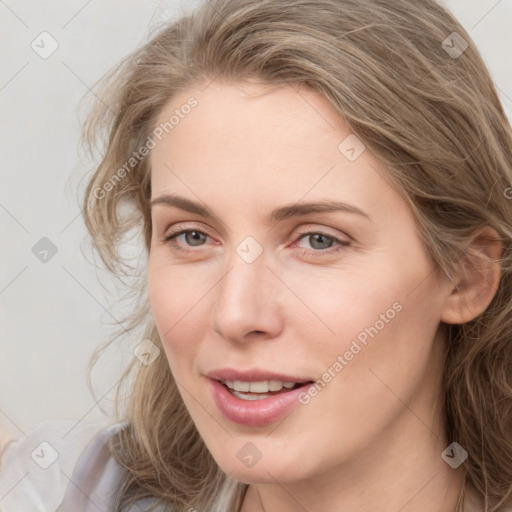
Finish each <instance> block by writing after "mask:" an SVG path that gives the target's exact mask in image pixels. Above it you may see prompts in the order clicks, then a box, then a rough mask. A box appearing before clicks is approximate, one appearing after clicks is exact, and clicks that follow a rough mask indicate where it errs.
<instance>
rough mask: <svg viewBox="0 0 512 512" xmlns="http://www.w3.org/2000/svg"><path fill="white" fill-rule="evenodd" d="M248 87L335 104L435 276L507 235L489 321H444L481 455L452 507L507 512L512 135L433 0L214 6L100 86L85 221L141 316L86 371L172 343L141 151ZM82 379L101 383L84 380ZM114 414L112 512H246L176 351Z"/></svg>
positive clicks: (459, 404)
mask: <svg viewBox="0 0 512 512" xmlns="http://www.w3.org/2000/svg"><path fill="white" fill-rule="evenodd" d="M454 33H455V34H454ZM254 78H256V79H258V80H259V81H261V82H262V83H266V84H276V85H281V84H290V85H296V84H307V85H308V86H310V87H312V88H313V89H314V90H316V91H318V92H319V93H321V94H322V95H323V96H324V97H325V98H326V99H327V100H328V101H329V102H330V104H331V105H332V106H333V107H334V108H335V109H336V111H337V112H338V113H339V115H340V117H341V118H342V119H343V120H344V121H345V122H347V123H348V124H349V126H350V127H351V130H352V131H353V132H354V133H355V134H356V135H357V136H358V137H359V138H360V139H361V140H363V142H364V143H365V144H366V146H367V148H369V149H370V150H371V151H372V153H373V155H374V156H375V157H376V158H377V159H378V160H379V161H380V162H381V163H382V165H383V166H384V168H385V169H386V172H387V173H388V174H389V178H390V180H391V182H392V183H394V184H395V185H396V187H397V189H398V190H399V191H400V193H401V194H402V196H403V197H404V199H405V200H406V201H407V202H408V204H409V205H410V206H411V208H412V210H413V212H414V215H415V217H416V220H417V222H418V225H419V226H420V229H421V235H422V237H423V240H424V244H425V247H426V248H427V250H428V254H429V257H430V258H431V260H432V263H433V265H434V266H435V268H436V269H437V270H439V271H440V272H445V273H446V274H448V275H451V273H453V272H455V271H457V270H460V269H461V268H463V265H464V262H465V261H466V259H465V258H466V257H467V256H468V240H469V237H470V235H471V234H472V233H473V232H474V231H475V230H477V229H478V228H480V227H483V226H491V227H492V228H494V229H495V230H496V231H497V232H498V234H499V236H500V240H501V242H502V246H503V254H502V257H501V258H500V267H501V274H500V282H499V287H498V290H497V292H496V294H495V296H494V297H493V300H492V302H491V304H490V305H489V307H488V308H487V309H486V310H485V311H484V312H483V313H482V314H480V315H479V316H478V317H477V318H475V319H474V320H472V321H470V322H467V323H465V324H462V325H451V326H448V328H447V332H448V336H447V340H446V343H447V356H446V363H445V369H444V390H443V391H444V393H445V411H446V419H445V429H446V435H447V438H448V439H449V440H457V442H458V443H459V444H460V445H462V446H463V447H464V448H465V450H466V451H467V452H468V453H469V458H468V459H467V460H466V461H465V463H464V466H465V479H464V484H463V488H462V493H461V498H460V499H459V504H458V506H457V510H458V511H462V510H463V499H462V498H463V497H464V495H465V493H466V491H467V489H468V486H472V487H473V488H474V489H475V490H476V491H477V492H478V494H479V497H480V498H481V499H482V501H483V503H484V506H485V512H498V511H504V510H507V507H510V506H511V505H512V388H511V386H512V249H511V241H512V227H511V219H512V170H511V169H512V136H511V127H510V123H509V121H508V119H507V117H506V115H505V113H504V111H503V108H502V105H501V104H500V101H499V98H498V96H497V93H496V89H495V86H494V84H493V82H492V79H491V78H490V75H489V72H488V70H487V68H486V66H485V64H484V62H483V60H482V58H481V56H480V54H479V52H478V50H477V48H476V47H475V45H474V43H473V42H472V40H471V38H470V36H469V35H468V34H467V32H466V31H465V30H464V28H463V27H462V26H461V25H460V23H459V22H458V21H457V20H456V19H455V18H454V17H453V16H452V15H451V14H450V13H449V12H448V11H447V10H445V8H443V7H442V6H440V5H439V4H437V3H436V2H435V1H434V0H417V1H414V2H411V1H409V0H363V1H362V0H262V1H255V0H208V2H205V3H203V4H201V5H200V6H199V7H198V8H197V9H196V10H195V11H192V12H189V13H187V14H184V15H183V16H181V17H180V18H179V19H176V20H172V21H169V22H166V23H165V25H163V26H159V27H158V29H157V30H156V32H155V33H154V34H152V36H151V37H150V38H148V42H146V43H145V44H144V45H142V46H141V47H140V48H139V49H137V50H136V51H134V52H132V53H131V54H130V55H128V56H127V57H126V58H125V59H123V61H121V62H120V63H119V64H118V65H117V66H116V67H115V68H114V69H112V70H111V71H110V72H109V73H108V74H107V75H106V76H105V77H103V78H102V80H101V81H100V82H99V84H97V85H98V86H99V88H96V89H95V97H96V99H94V105H93V106H92V110H91V111H90V114H89V116H88V118H87V121H86V122H85V125H84V135H83V136H84V141H85V142H86V147H87V148H88V149H89V150H90V151H92V152H93V153H94V154H96V155H97V154H99V155H101V159H100V160H101V161H99V160H98V162H99V163H97V164H96V165H95V166H94V169H93V170H92V171H91V173H90V175H88V176H87V177H86V178H87V187H86V192H85V196H84V197H83V215H84V220H85V224H86V226H87V229H88V231H89V233H90V235H91V237H92V241H93V244H94V246H95V248H96V249H97V252H98V253H99V255H100V257H101V259H102V261H103V263H104V264H105V266H106V267H107V269H108V270H109V271H110V272H111V273H112V274H113V275H114V276H115V277H116V278H118V279H119V281H120V282H121V283H122V284H123V286H126V288H125V289H126V290H127V291H126V294H127V295H126V296H127V297H128V296H130V300H132V302H131V304H135V306H133V307H132V309H131V310H129V312H128V314H126V315H125V317H124V318H123V321H122V322H121V323H120V329H118V330H117V331H116V332H115V333H114V334H113V335H112V336H111V338H109V339H108V340H107V342H106V343H105V344H104V345H102V346H101V347H100V348H98V349H97V350H96V351H95V353H94V354H93V357H92V358H91V361H90V368H92V366H94V364H95V363H96V362H97V360H98V358H99V356H100V355H101V352H102V351H103V350H104V349H105V348H106V347H107V346H109V345H110V344H111V343H113V342H114V341H116V340H117V341H118V342H120V343H128V341H125V338H126V335H127V334H128V335H130V336H132V339H134V338H136V339H138V340H139V342H140V341H141V340H142V339H149V340H151V342H152V343H154V344H155V345H156V346H157V347H159V348H160V349H162V343H161V340H160V338H159V335H158V332H157V329H156V326H155V324H154V321H153V319H152V318H151V313H150V308H149V301H148V297H147V290H146V286H145V276H144V268H143V267H144V264H145V263H146V261H145V258H144V256H146V257H147V255H148V254H149V251H150V241H151V237H152V233H151V229H152V227H151V214H150V207H149V200H150V194H151V181H150V167H149V160H148V157H147V155H146V154H145V153H147V152H145V151H143V150H142V149H141V148H143V147H144V146H146V147H148V146H150V141H152V140H153V141H154V138H155V136H157V134H158V133H159V132H158V129H159V127H158V126H156V120H157V118H158V116H159V114H160V113H161V111H162V109H163V107H164V106H165V105H166V104H167V102H168V101H169V100H170V98H172V97H173V96H174V95H175V94H177V93H178V92H186V91H190V89H191V88H192V87H196V86H201V87H205V86H206V85H207V84H208V83H209V82H211V81H212V80H214V79H216V80H222V81H225V82H226V83H237V82H242V81H245V80H248V79H254ZM192 103H193V101H192V102H191V104H192ZM190 108H192V107H190ZM199 108H200V106H199ZM189 110H190V109H189ZM183 111H184V112H186V110H185V108H184V109H183ZM192 115H193V114H192ZM161 128H162V127H160V129H161ZM164 128H165V129H166V130H168V129H171V128H172V126H170V125H169V126H167V127H164ZM122 169H124V171H123V170H122ZM137 244H139V245H137ZM127 245H128V246H130V247H132V248H133V247H136V246H137V247H140V249H141V250H140V254H139V255H138V257H135V260H136V261H137V262H138V264H139V265H138V267H137V265H135V266H134V265H131V264H130V263H129V258H128V257H127V256H126V255H124V254H123V253H122V248H123V247H126V246H127ZM141 262H142V265H141ZM134 332H137V335H136V336H135V337H134V334H133V333H134ZM88 379H89V381H88V382H89V385H90V386H91V380H90V371H89V374H88ZM91 390H92V386H91ZM92 392H93V394H94V391H92ZM115 404H116V414H118V416H119V417H120V418H121V419H123V420H125V421H126V427H125V428H123V429H121V430H120V431H119V432H118V433H117V434H116V435H115V436H113V437H112V439H111V444H110V449H111V450H112V453H113V455H114V457H115V458H116V460H117V462H118V463H119V464H120V465H121V466H122V467H123V468H124V469H125V474H124V477H123V481H122V485H121V487H120V489H119V491H118V497H117V503H116V508H115V511H116V512H119V511H121V510H122V509H123V508H124V507H125V506H127V505H129V504H130V503H133V502H135V501H137V500H142V499H144V498H154V499H156V500H157V501H158V502H159V503H161V504H164V505H165V506H166V507H167V508H166V510H172V511H187V512H188V511H189V510H193V509H196V510H198V511H200V512H202V511H208V512H211V511H215V512H225V511H233V512H236V511H239V510H240V507H241V503H242V502H243V498H244V496H245V492H246V490H247V485H246V484H243V483H241V482H237V481H236V480H234V479H233V478H231V477H229V476H228V475H226V474H224V473H223V471H222V470H221V469H220V468H219V467H218V465H217V464H216V462H215V460H214V459H213V457H212V455H211V454H210V452H209V451H208V449H207V447H206V445H205V444H204V442H203V440H202V439H201V437H200V435H199V433H198V431H197V429H196V427H195V425H194V423H193V421H192V419H191V417H190V415H189V413H188V411H187V409H186V407H185V405H184V403H183V401H182V399H181V397H180V394H179V391H178V388H177V386H176V383H175V381H174V379H173V376H172V374H171V372H170V369H169V365H168V362H167V360H166V358H165V357H163V356H161V357H157V358H156V360H155V361H154V362H153V363H152V364H150V365H146V364H141V362H140V361H139V359H138V358H136V357H133V358H132V360H131V362H130V363H129V364H128V366H127V367H126V369H125V371H124V372H123V373H122V375H121V376H120V379H119V381H118V383H117V387H116V392H115Z"/></svg>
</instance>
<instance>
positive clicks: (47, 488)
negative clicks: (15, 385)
mask: <svg viewBox="0 0 512 512" xmlns="http://www.w3.org/2000/svg"><path fill="white" fill-rule="evenodd" d="M123 425H124V424H123V423H115V424H106V423H104V422H103V423H101V422H77V421H74V420H62V419H56V420H49V421H45V422H42V423H40V424H38V425H37V426H36V427H34V428H33V429H31V430H30V431H28V432H27V433H26V434H25V435H24V436H23V437H20V438H19V439H17V440H14V441H11V442H10V443H8V444H7V445H6V447H5V448H4V450H3V453H2V456H1V460H0V509H1V510H2V512H10V511H13V512H14V511H16V512H24V511H27V512H49V511H52V512H53V511H55V510H57V507H59V505H60V504H61V503H63V500H64V499H65V497H66V495H72V494H76V493H73V489H76V490H79V489H80V487H84V486H85V484H86V483H87V482H89V484H93V483H94V486H95V487H98V486H100V485H101V484H103V486H104V487H105V484H106V483H107V482H106V480H107V478H106V476H109V477H110V476H112V477H114V478H115V477H116V476H118V475H119V470H120V468H119V467H118V466H117V464H115V462H114V461H113V459H112V458H111V457H110V453H109V451H108V447H107V443H108V438H109V437H110V436H111V435H112V433H113V432H115V431H116V430H117V429H119V428H122V426H123ZM114 464H115V466H114ZM116 466H117V467H116ZM107 469H109V470H111V471H107V472H105V470H107ZM101 470H103V472H102V471H101ZM102 474H103V475H104V477H103V478H102V479H98V478H96V479H94V478H92V476H93V475H96V476H101V475H102ZM93 480H94V482H93ZM83 495H84V494H83V493H82V496H83ZM72 509H75V510H84V511H85V510H88V509H87V508H83V509H82V508H75V507H72V508H71V510H72ZM63 510H64V509H63ZM91 510H92V509H91ZM94 510H97V507H95V509H94Z"/></svg>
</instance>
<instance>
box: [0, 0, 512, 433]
mask: <svg viewBox="0 0 512 512" xmlns="http://www.w3.org/2000/svg"><path fill="white" fill-rule="evenodd" d="M197 3H198V2H197V1H194V2H191V1H189V0H182V1H181V2H178V1H177V0H175V1H174V2H172V0H169V1H167V2H166V3H165V4H162V3H161V2H158V1H142V0H108V1H99V0H89V1H87V0H73V1H66V2H64V1H58V0H47V1H45V2H40V1H36V0H30V1H28V0H5V1H4V0H0V33H1V34H2V44H1V45H0V52H1V59H2V65H1V67H0V108H1V123H0V129H1V134H0V141H1V166H0V173H1V187H0V226H1V231H0V233H1V240H0V243H1V247H2V259H1V261H2V264H1V267H0V268H1V271H0V325H1V343H2V345H1V346H2V352H1V357H0V438H2V437H4V438H9V437H19V436H22V435H23V433H24V432H26V431H27V430H28V429H30V428H32V427H33V426H35V425H36V424H38V423H39V422H41V421H43V420H46V419H54V418H67V419H73V420H76V421H81V420H84V419H85V420H87V421H98V420H102V419H104V418H105V416H104V415H103V413H102V412H101V411H100V409H99V407H98V406H97V404H96V402H95V401H94V400H93V398H92V396H91V395H90V393H89V390H88V388H87V386H86V380H85V375H86V367H87V361H88V359H89V356H90V355H91V353H92V351H93V349H94V347H95V346H97V345H98V344H100V343H102V342H103V341H104V340H105V339H106V336H107V335H108V333H109V332H110V330H109V326H108V324H105V322H112V321H113V320H112V316H111V315H112V314H113V313H112V311H114V310H115V307H113V306H115V304H113V301H115V299H113V298H112V297H111V296H109V295H108V294H107V293H106V290H105V289H104V287H106V289H109V288H111V286H109V279H108V275H106V274H105V273H101V272H100V273H99V272H98V271H97V269H96V268H95V267H94V265H93V263H94V260H93V258H92V256H91V250H90V249H87V244H88V242H87V238H86V233H85V228H84V225H83V221H82V217H81V213H80V207H79V203H78V197H81V195H82V190H83V185H84V184H83V182H82V183H81V182H80V179H83V176H84V174H85V172H86V171H87V170H88V167H87V162H84V159H83V158H80V155H79V154H78V137H79V132H80V119H81V118H83V117H80V118H79V113H78V110H77V108H78V103H79V101H80V99H81V97H82V96H83V95H84V94H85V93H86V92H87V91H88V89H90V88H92V87H93V85H94V84H95V82H96V81H97V80H98V79H99V78H100V77H101V76H102V75H103V74H104V73H105V72H106V71H107V70H108V69H109V68H110V67H111V66H112V65H114V64H115V63H116V62H118V60H119V59H121V58H122V57H123V56H125V55H126V54H127V53H128V52H130V51H131V50H133V49H134V48H135V47H137V46H139V45H140V44H142V43H143V42H144V41H145V40H146V38H147V35H148V28H149V27H150V26H153V25H154V24H155V22H158V21H162V20H165V19H171V18H175V17H176V16H179V14H180V13H181V12H184V11H189V10H190V9H192V8H193V7H194V6H195V5H197ZM445 5H447V6H448V7H449V8H450V9H451V10H452V12H454V14H455V15H456V17H458V18H459V20H460V21H461V22H462V24H463V25H464V27H465V28H466V30H468V32H469V34H470V35H471V36H472V38H473V40H474V41H475V43H476V44H477V46H478V47H479V48H480V51H481V52H482V54H483V57H484V59H485V61H486V62H487V65H488V67H489V69H490V72H491V74H492V76H493V79H494V81H495V83H496V85H497V86H498V91H499V94H500V97H501V99H502V102H503V104H504V107H505V110H506V112H507V115H508V116H509V119H512V65H511V57H510V56H511V55H512V33H511V30H510V27H512V0H501V1H496V0H479V1H469V0H449V1H446V2H445ZM43 31H47V32H48V33H50V34H51V36H52V37H53V38H54V39H55V40H56V41H57V42H58V45H59V46H58V48H57V50H56V51H55V52H54V53H53V54H52V55H51V56H50V57H49V58H47V59H42V58H41V57H40V56H39V55H38V54H36V52H35V51H34V50H33V49H32V48H31V42H32V41H33V40H34V39H36V38H37V37H38V36H39V34H40V33H41V32H43ZM78 187H82V188H81V189H80V196H78V195H77V189H78ZM42 237H48V238H49V239H50V240H51V241H52V242H53V243H54V244H55V245H56V247H57V253H56V254H55V256H54V257H52V258H51V259H50V260H49V261H48V262H46V263H43V262H41V261H40V260H39V259H37V258H36V257H35V255H34V254H33V253H32V247H33V246H34V245H35V244H36V242H38V241H39V240H40V239H41V238H42ZM102 283H103V285H104V287H103V286H102ZM135 341H136V340H135ZM107 355H108V354H107ZM127 357H130V353H129V351H128V350H127V351H126V354H124V359H123V357H122V354H110V356H109V357H107V358H106V363H105V362H104V363H103V364H102V365H99V366H98V368H100V369H99V370H98V371H97V372H96V373H95V374H93V377H94V376H95V377H94V378H95V379H96V380H95V382H96V384H97V385H96V389H97V396H98V397H102V396H103V395H104V394H105V393H106V396H105V398H102V399H101V400H100V402H101V403H102V405H103V406H106V407H108V404H109V397H110V396H111V395H110V394H109V393H108V390H109V389H110V388H111V386H112V385H113V384H114V383H115V382H116V380H117V378H118V375H119V371H120V369H121V367H122V365H123V364H124V362H125V361H126V358H127Z"/></svg>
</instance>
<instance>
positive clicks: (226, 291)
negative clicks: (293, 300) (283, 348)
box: [211, 252, 283, 343]
mask: <svg viewBox="0 0 512 512" xmlns="http://www.w3.org/2000/svg"><path fill="white" fill-rule="evenodd" d="M264 256H265V253H264V252H263V254H261V255H260V256H259V257H258V258H257V259H256V260H255V261H253V262H252V263H247V262H246V261H244V260H243V259H242V258H240V257H239V256H238V254H236V253H235V254H234V255H233V257H232V258H231V259H230V262H229V263H230V265H229V270H228V272H227V273H226V275H225V276H224V277H223V278H222V279H221V280H220V282H219V283H218V285H217V286H216V287H215V288H214V290H212V292H213V293H215V296H214V305H213V308H212V319H211V324H212V328H213V330H214V331H216V332H217V333H219V334H220V335H221V336H222V337H223V338H224V339H227V340H230V341H232V342H236V343H245V342H247V341H249V340H250V339H255V337H260V338H265V339H267V338H273V337H276V336H278V335H279V333H280V332H281V330H282V323H283V318H282V309H281V307H280V306H281V304H280V299H279V298H280V296H281V294H280V289H279V285H280V282H279V280H278V279H277V278H276V276H275V275H274V273H273V272H272V271H271V270H270V269H269V268H267V262H266V259H265V257H264Z"/></svg>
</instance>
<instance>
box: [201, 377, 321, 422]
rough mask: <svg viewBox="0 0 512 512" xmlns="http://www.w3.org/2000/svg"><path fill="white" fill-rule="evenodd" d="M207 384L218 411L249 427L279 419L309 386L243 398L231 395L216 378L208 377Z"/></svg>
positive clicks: (231, 419)
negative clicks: (261, 396) (257, 397)
mask: <svg viewBox="0 0 512 512" xmlns="http://www.w3.org/2000/svg"><path fill="white" fill-rule="evenodd" d="M287 378H288V377H287ZM228 380H231V379H228ZM235 380H241V379H235ZM261 380H267V379H261ZM275 380H281V379H275ZM285 382H287V381H285ZM306 382H309V385H311V386H312V385H313V384H314V383H313V382H310V381H306ZM208 384H209V388H210V392H211V394H212V396H213V400H214V402H215V404H216V405H217V408H218V409H219V410H220V412H221V413H222V414H223V415H224V416H225V417H226V418H227V419H228V420H230V421H232V422H234V423H237V424H239V425H245V426H249V427H263V426H266V425H270V424H271V423H274V422H276V421H278V420H280V419H281V418H283V417H284V416H286V415H287V414H289V413H290V412H291V411H292V410H293V408H294V407H297V406H298V405H299V403H300V402H299V400H298V398H299V395H300V394H301V393H303V392H307V389H308V387H309V386H308V384H304V385H302V386H300V387H298V388H296V389H291V390H290V391H285V392H283V393H279V394H278V395H272V396H270V397H269V398H263V399H261V400H243V399H241V398H237V397H236V396H234V395H232V394H231V393H230V392H229V391H228V389H227V387H226V386H225V385H224V384H223V383H222V382H219V381H218V380H214V379H211V378H209V379H208Z"/></svg>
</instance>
